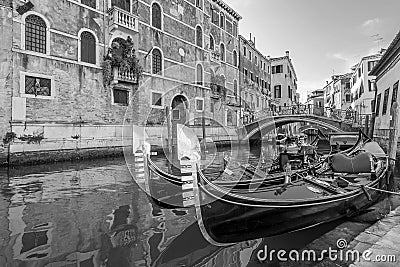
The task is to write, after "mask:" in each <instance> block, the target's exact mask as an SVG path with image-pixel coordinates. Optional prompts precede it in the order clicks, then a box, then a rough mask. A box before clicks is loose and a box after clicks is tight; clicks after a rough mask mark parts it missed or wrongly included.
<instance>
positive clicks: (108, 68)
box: [103, 36, 143, 86]
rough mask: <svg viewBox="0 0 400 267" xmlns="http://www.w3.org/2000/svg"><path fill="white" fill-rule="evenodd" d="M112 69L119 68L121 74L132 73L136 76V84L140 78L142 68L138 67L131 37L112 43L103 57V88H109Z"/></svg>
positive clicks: (112, 75)
mask: <svg viewBox="0 0 400 267" xmlns="http://www.w3.org/2000/svg"><path fill="white" fill-rule="evenodd" d="M113 68H119V70H120V71H122V72H125V71H130V72H132V73H133V74H134V75H135V76H136V78H137V82H139V79H140V78H142V75H143V67H142V66H141V65H139V60H138V59H137V57H136V54H135V49H134V44H133V41H132V38H131V37H129V36H128V38H127V39H126V40H124V39H119V41H118V42H113V43H112V44H111V48H109V49H108V53H107V55H105V56H104V61H103V82H104V85H105V86H109V85H110V84H111V82H112V81H113V79H114V73H113Z"/></svg>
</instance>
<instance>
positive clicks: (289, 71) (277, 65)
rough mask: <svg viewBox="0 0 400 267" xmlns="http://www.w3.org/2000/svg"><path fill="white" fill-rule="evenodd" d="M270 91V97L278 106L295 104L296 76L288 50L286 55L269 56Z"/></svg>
mask: <svg viewBox="0 0 400 267" xmlns="http://www.w3.org/2000/svg"><path fill="white" fill-rule="evenodd" d="M271 75H272V76H271V77H272V79H271V80H272V82H271V93H272V98H273V99H275V100H276V101H277V104H278V106H281V107H285V106H292V105H297V104H298V102H296V101H299V100H298V99H296V97H295V96H296V93H297V76H296V72H295V69H294V67H293V64H292V60H291V59H290V55H289V51H286V55H285V56H283V57H278V58H271Z"/></svg>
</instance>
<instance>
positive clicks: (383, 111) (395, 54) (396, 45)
mask: <svg viewBox="0 0 400 267" xmlns="http://www.w3.org/2000/svg"><path fill="white" fill-rule="evenodd" d="M399 57H400V31H399V32H398V33H397V35H396V37H395V38H394V39H393V41H392V43H391V44H390V45H389V47H388V49H387V50H386V52H385V53H384V54H383V56H382V57H381V59H380V60H379V62H378V63H377V64H375V66H374V68H373V69H372V71H371V73H369V75H370V76H376V80H375V84H376V88H377V94H376V95H377V97H376V110H375V112H376V119H375V134H377V133H378V132H379V131H380V130H386V129H389V125H390V108H391V106H392V105H393V103H397V104H398V105H399V104H400V101H399V98H398V90H399V79H400V75H399V73H400V63H399V60H398V59H399ZM399 115H400V114H399ZM378 135H380V134H379V133H378Z"/></svg>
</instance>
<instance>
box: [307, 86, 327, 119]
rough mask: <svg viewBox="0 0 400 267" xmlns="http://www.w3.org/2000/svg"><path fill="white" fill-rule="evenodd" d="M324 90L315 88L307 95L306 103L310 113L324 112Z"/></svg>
mask: <svg viewBox="0 0 400 267" xmlns="http://www.w3.org/2000/svg"><path fill="white" fill-rule="evenodd" d="M324 95H325V93H324V90H322V89H317V90H314V91H312V92H311V93H310V94H308V96H307V101H306V105H307V108H308V109H309V110H310V113H312V114H315V115H323V114H324V113H323V112H324Z"/></svg>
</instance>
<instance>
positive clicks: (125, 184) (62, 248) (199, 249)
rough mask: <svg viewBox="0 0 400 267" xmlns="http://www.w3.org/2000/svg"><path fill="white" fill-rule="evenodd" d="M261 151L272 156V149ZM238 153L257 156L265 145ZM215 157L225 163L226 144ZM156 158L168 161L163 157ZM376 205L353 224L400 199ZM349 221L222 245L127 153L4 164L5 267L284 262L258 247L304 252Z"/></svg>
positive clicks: (0, 208)
mask: <svg viewBox="0 0 400 267" xmlns="http://www.w3.org/2000/svg"><path fill="white" fill-rule="evenodd" d="M261 149H264V150H265V151H269V152H268V153H270V155H272V156H271V158H272V157H273V153H272V152H271V151H274V148H273V147H263V148H261ZM240 151H241V155H243V156H244V158H247V157H248V158H249V159H250V161H258V155H259V152H260V151H259V149H255V151H253V149H252V150H250V149H246V148H243V149H241V150H240ZM217 155H218V157H217V158H218V159H216V162H219V163H220V159H221V158H222V157H223V156H222V155H223V149H222V150H221V151H218V153H217ZM154 161H155V162H156V163H157V164H158V165H159V166H161V167H163V166H166V160H165V159H164V158H163V157H154ZM219 163H218V164H219ZM378 205H379V207H378V208H376V209H375V210H379V213H377V212H374V211H371V215H368V216H365V215H364V216H361V217H360V218H359V219H357V218H356V219H352V222H350V224H359V223H360V222H362V223H363V225H364V226H365V227H366V226H367V225H369V224H371V223H373V222H374V221H375V220H376V219H377V218H379V216H382V215H383V214H385V213H387V212H388V211H389V210H391V209H393V208H394V207H396V206H397V205H399V199H397V198H394V197H391V198H390V199H389V200H384V201H383V202H382V203H379V204H378ZM343 222H344V221H336V222H333V223H330V224H325V225H322V226H319V227H315V228H310V229H307V230H304V231H299V232H296V233H291V234H285V235H281V236H277V237H273V238H266V239H258V240H249V241H246V242H242V243H238V244H234V245H232V246H228V247H216V246H213V245H211V244H209V243H208V242H207V241H205V240H204V238H203V237H202V234H201V233H200V230H199V228H198V226H197V222H196V217H195V211H194V210H193V209H175V210H168V209H160V208H159V207H157V206H156V205H155V204H153V203H152V202H151V201H150V199H149V198H148V196H147V195H146V194H145V193H143V191H142V190H141V189H140V188H139V187H138V186H137V185H136V184H135V183H134V182H132V177H131V174H130V172H129V171H128V168H127V166H126V163H125V160H124V159H123V158H118V159H101V160H94V161H85V162H75V163H70V162H69V163H59V164H51V165H41V166H29V167H18V168H14V169H8V170H7V169H0V266H87V267H90V266H102V267H105V266H116V267H124V266H231V267H234V266H279V264H278V263H277V262H272V263H271V262H270V263H265V262H263V263H260V262H259V261H258V259H257V256H256V254H257V252H258V251H259V250H260V249H261V248H263V247H264V245H265V244H268V247H269V248H270V249H282V248H284V249H301V248H303V247H305V246H306V245H308V244H310V243H311V242H312V241H313V240H315V239H317V238H319V237H320V236H322V235H324V234H325V233H329V232H330V231H334V230H335V229H336V228H337V227H338V226H339V225H341V224H342V223H343ZM361 228H362V227H361ZM298 266H299V265H298Z"/></svg>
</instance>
